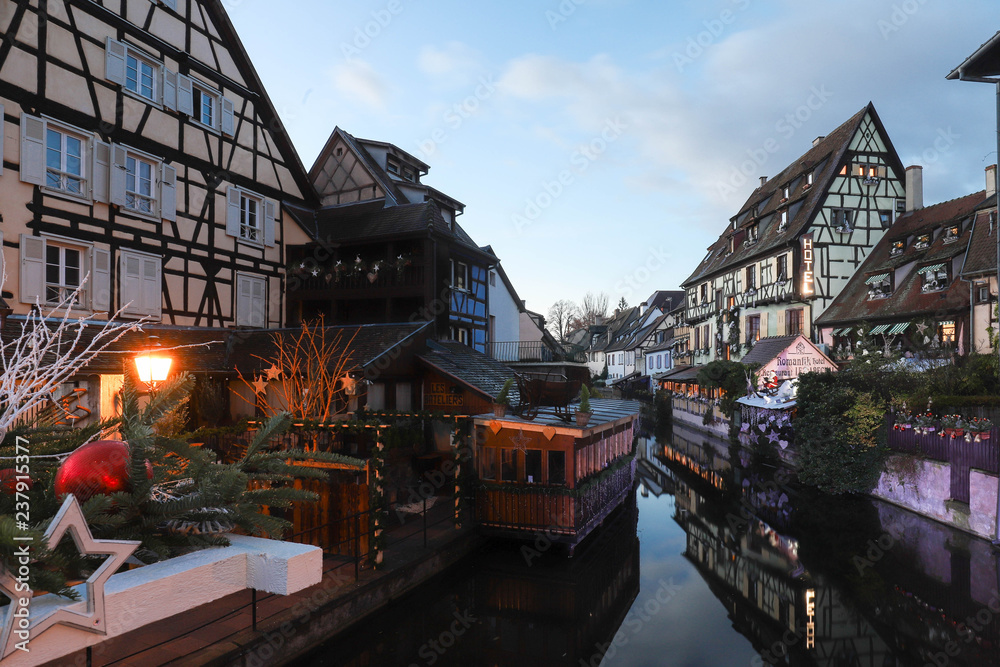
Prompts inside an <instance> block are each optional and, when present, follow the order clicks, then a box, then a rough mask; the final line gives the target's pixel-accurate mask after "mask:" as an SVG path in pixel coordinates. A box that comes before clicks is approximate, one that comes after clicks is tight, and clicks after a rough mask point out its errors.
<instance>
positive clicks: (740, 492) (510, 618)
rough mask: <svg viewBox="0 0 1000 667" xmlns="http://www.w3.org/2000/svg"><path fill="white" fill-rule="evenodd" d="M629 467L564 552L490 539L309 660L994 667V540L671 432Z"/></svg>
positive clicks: (998, 654) (522, 666) (408, 664)
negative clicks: (590, 527) (594, 526)
mask: <svg viewBox="0 0 1000 667" xmlns="http://www.w3.org/2000/svg"><path fill="white" fill-rule="evenodd" d="M637 456H638V457H639V462H638V466H637V480H638V487H637V493H633V494H632V495H631V496H630V497H629V498H628V500H627V502H626V504H625V505H624V506H623V507H622V508H620V510H618V511H617V512H616V513H615V514H614V515H612V516H611V517H609V518H608V520H607V521H606V522H605V524H604V526H603V527H601V528H600V529H599V530H597V531H595V533H594V535H593V536H592V537H591V538H589V539H588V541H587V542H585V543H584V545H582V546H581V547H580V548H579V549H578V550H577V552H576V556H575V557H574V558H572V559H570V558H567V557H566V554H565V553H564V552H563V551H561V550H559V549H558V548H552V549H546V548H544V543H542V544H541V545H520V544H510V543H504V542H494V543H491V544H490V545H489V546H488V547H487V548H485V549H483V550H482V551H481V552H479V553H477V554H474V555H473V556H471V557H469V558H467V559H465V560H464V561H463V562H462V563H461V564H460V565H458V566H456V567H455V568H453V569H452V570H449V571H448V572H446V573H445V574H444V575H443V576H441V577H439V578H438V579H436V580H434V581H433V582H431V583H430V584H428V585H425V586H423V587H421V588H420V589H418V590H417V591H416V592H415V593H414V594H413V595H410V596H408V597H406V598H404V599H402V600H400V601H399V602H398V603H397V604H395V605H393V607H392V608H390V609H388V610H386V611H383V612H379V613H378V614H376V615H374V616H373V617H371V618H369V619H366V620H365V621H363V622H362V623H360V624H359V627H356V628H355V629H352V630H351V631H350V632H349V633H347V634H346V635H344V636H342V637H341V638H339V639H335V640H333V641H331V642H330V643H329V645H327V646H324V647H323V648H322V649H321V650H319V651H317V653H316V654H315V655H314V656H313V657H312V659H311V661H310V662H307V663H305V664H309V665H314V666H318V665H324V666H326V665H346V666H349V667H369V666H380V667H382V666H384V667H397V666H398V667H413V666H417V665H420V666H422V665H444V666H451V665H455V666H458V665H461V666H462V667H475V666H478V665H483V666H496V667H505V666H508V665H511V666H515V667H530V666H532V665H546V666H563V665H565V666H567V667H569V666H572V667H587V666H590V667H597V665H602V666H603V667H614V666H616V665H627V666H629V667H645V666H647V665H648V666H650V667H663V666H674V665H678V666H683V667H688V666H691V667H696V666H701V665H711V666H715V665H725V666H729V665H747V666H752V665H764V664H775V665H795V666H798V665H805V666H810V665H816V666H823V667H847V666H851V667H896V666H904V665H905V666H910V665H913V666H916V667H924V666H927V665H931V666H934V667H950V666H969V667H971V666H977V665H998V664H1000V650H998V645H1000V642H998V638H1000V592H998V587H997V583H998V579H997V576H998V575H997V568H998V564H997V558H996V556H995V555H994V554H993V553H991V551H990V546H989V544H988V543H987V542H985V541H983V540H980V539H977V538H975V537H973V536H971V535H969V534H966V533H962V532H961V531H956V530H953V529H950V528H948V527H946V526H944V525H942V524H939V523H936V522H934V521H931V520H928V519H924V518H922V517H920V516H917V515H915V514H912V513H910V512H907V511H906V510H903V509H901V508H898V507H895V506H893V505H889V504H886V503H882V502H878V501H872V500H870V499H867V498H850V497H837V498H829V497H822V496H818V495H816V494H814V493H810V492H809V491H808V490H806V489H803V488H801V487H799V486H798V485H797V484H796V483H795V480H794V478H793V476H791V475H788V474H786V473H783V472H782V471H781V470H780V469H779V468H776V467H774V465H773V464H774V463H775V461H774V460H773V458H769V457H768V456H766V455H764V454H761V453H760V452H754V451H750V450H746V449H743V448H741V447H740V446H733V445H730V444H729V443H726V442H722V441H718V440H714V439H712V438H709V437H706V436H703V435H700V434H697V433H695V432H693V431H686V430H684V429H682V428H675V429H674V430H673V432H671V433H669V434H660V437H659V439H655V438H654V439H642V440H640V442H639V446H638V453H637ZM526 546H527V547H528V548H527V549H525V547H526ZM536 547H541V548H538V549H536ZM640 566H641V567H640Z"/></svg>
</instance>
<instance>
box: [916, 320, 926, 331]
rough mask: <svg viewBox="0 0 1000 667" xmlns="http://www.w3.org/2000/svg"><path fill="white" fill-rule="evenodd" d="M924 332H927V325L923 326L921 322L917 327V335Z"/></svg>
mask: <svg viewBox="0 0 1000 667" xmlns="http://www.w3.org/2000/svg"><path fill="white" fill-rule="evenodd" d="M925 331H927V325H926V324H924V323H923V322H921V323H920V324H918V325H917V333H923V332H925Z"/></svg>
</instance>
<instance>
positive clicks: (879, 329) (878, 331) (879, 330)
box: [868, 324, 892, 336]
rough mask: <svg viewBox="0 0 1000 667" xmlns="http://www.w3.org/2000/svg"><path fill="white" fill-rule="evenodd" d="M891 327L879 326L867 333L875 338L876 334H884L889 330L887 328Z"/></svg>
mask: <svg viewBox="0 0 1000 667" xmlns="http://www.w3.org/2000/svg"><path fill="white" fill-rule="evenodd" d="M891 326H892V325H891V324H880V325H878V326H877V327H872V330H871V331H869V332H868V333H869V334H871V335H872V336H875V335H877V334H884V333H885V332H886V331H888V330H889V327H891Z"/></svg>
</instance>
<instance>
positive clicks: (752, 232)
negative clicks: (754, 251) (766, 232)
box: [743, 225, 760, 246]
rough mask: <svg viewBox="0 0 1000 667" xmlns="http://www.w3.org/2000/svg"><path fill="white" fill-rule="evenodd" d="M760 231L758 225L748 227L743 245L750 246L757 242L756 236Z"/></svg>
mask: <svg viewBox="0 0 1000 667" xmlns="http://www.w3.org/2000/svg"><path fill="white" fill-rule="evenodd" d="M759 231H760V225H750V226H749V227H748V228H747V238H746V240H745V241H743V245H745V246H751V245H753V244H754V243H756V242H757V234H758V232H759Z"/></svg>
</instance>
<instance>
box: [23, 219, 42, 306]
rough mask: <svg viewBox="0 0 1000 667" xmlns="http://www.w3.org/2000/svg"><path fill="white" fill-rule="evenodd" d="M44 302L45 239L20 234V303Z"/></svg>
mask: <svg viewBox="0 0 1000 667" xmlns="http://www.w3.org/2000/svg"><path fill="white" fill-rule="evenodd" d="M44 301H45V239H43V238H41V237H38V236H30V235H28V234H21V302H22V303H44Z"/></svg>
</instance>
